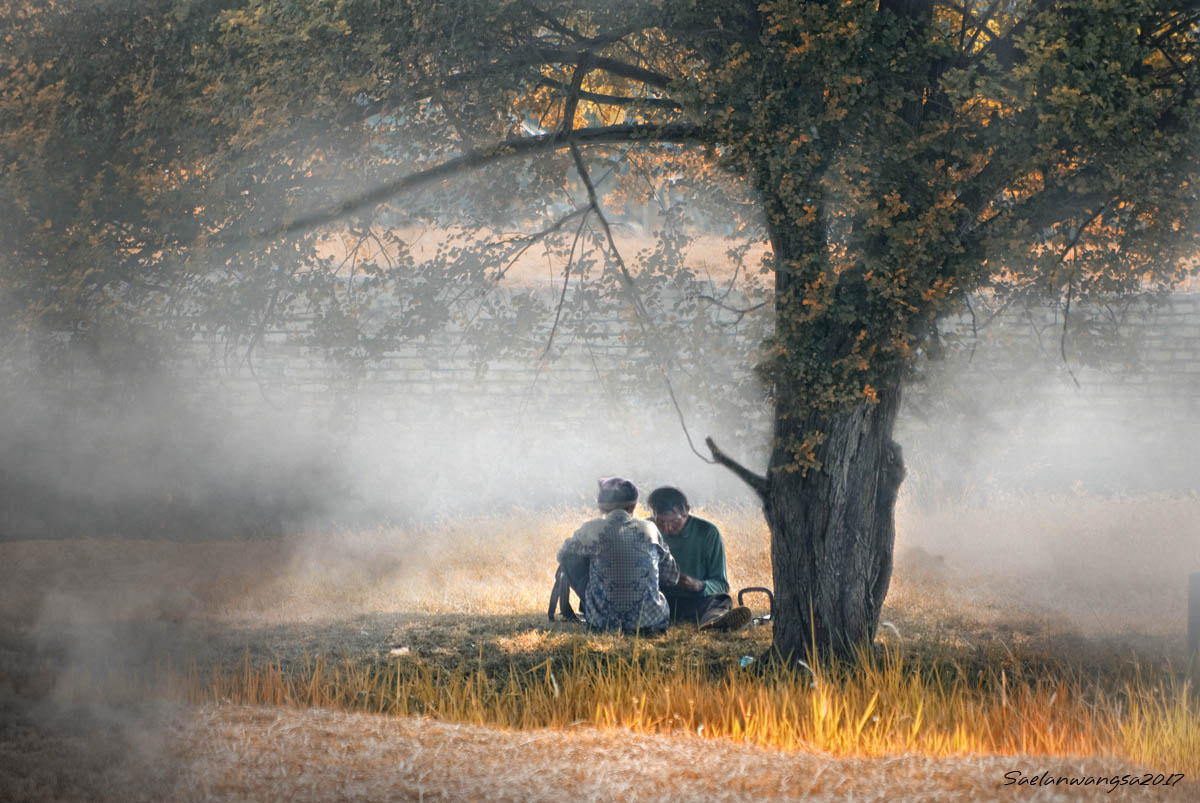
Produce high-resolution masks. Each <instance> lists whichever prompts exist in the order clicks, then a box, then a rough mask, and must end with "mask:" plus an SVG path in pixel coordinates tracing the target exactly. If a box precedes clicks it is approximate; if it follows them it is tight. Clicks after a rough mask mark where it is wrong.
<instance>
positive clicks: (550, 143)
mask: <svg viewBox="0 0 1200 803" xmlns="http://www.w3.org/2000/svg"><path fill="white" fill-rule="evenodd" d="M703 141H704V138H703V129H702V128H701V127H700V126H698V125H692V124H690V123H666V124H664V125H651V124H645V125H613V126H602V127H598V128H579V129H575V130H572V131H557V132H555V133H552V134H540V135H538V136H533V137H525V138H522V139H512V140H506V141H504V142H499V143H497V144H495V145H490V146H488V147H486V148H479V149H478V150H473V151H471V152H469V153H466V154H463V155H462V156H460V157H458V158H457V159H451V160H450V161H448V162H443V163H442V164H440V165H438V166H436V167H431V168H429V169H428V170H422V171H421V172H419V173H410V174H409V175H407V176H404V177H403V178H399V179H396V180H395V181H389V182H387V183H386V184H383V185H381V186H379V187H377V188H376V189H373V190H371V191H370V192H366V193H363V194H362V195H359V196H357V197H354V198H349V199H347V200H345V201H343V202H342V203H340V204H338V205H337V206H335V207H333V208H331V209H327V210H325V211H322V212H316V213H314V214H311V215H305V216H304V217H301V218H299V219H297V220H295V221H292V222H291V223H286V224H283V225H281V226H280V227H278V228H276V229H274V230H264V231H262V232H260V236H261V237H264V238H271V237H277V236H280V235H284V234H291V233H294V232H296V231H301V230H304V229H309V228H313V227H314V226H321V225H323V224H325V223H332V222H333V221H335V220H337V219H339V218H341V217H344V216H346V215H348V214H351V213H353V212H357V211H358V210H360V209H365V208H367V207H369V206H374V205H375V204H379V203H382V202H383V201H386V200H387V199H388V198H391V197H393V196H395V195H399V194H400V193H402V192H406V191H408V190H412V189H416V188H417V187H422V186H426V185H428V184H433V183H435V182H438V181H441V180H442V179H445V178H449V177H450V176H453V175H455V174H456V173H460V172H463V171H466V170H471V169H474V168H477V167H484V166H485V165H489V164H492V163H494V162H500V161H503V160H505V159H511V158H514V157H519V156H529V155H532V154H535V153H544V152H548V151H556V150H561V149H562V148H567V147H570V146H571V145H572V144H576V145H605V144H613V143H618V142H648V143H676V144H686V143H700V142H703Z"/></svg>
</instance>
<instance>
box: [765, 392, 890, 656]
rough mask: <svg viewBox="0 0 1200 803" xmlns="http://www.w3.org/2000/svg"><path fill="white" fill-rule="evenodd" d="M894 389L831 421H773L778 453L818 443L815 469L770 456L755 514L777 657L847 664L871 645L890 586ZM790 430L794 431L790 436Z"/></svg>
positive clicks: (784, 457) (791, 459)
mask: <svg viewBox="0 0 1200 803" xmlns="http://www.w3.org/2000/svg"><path fill="white" fill-rule="evenodd" d="M899 406H900V388H899V384H898V383H897V384H896V385H895V386H894V387H891V388H888V389H886V390H883V391H880V393H879V400H878V402H876V403H870V402H863V403H862V404H859V405H858V406H857V407H855V408H854V409H852V410H850V411H847V412H844V413H839V414H836V415H833V416H829V417H822V418H820V419H817V418H816V417H815V416H812V417H810V418H809V419H808V420H795V419H791V418H789V417H785V416H781V415H778V414H777V415H776V427H775V429H776V433H775V434H776V443H788V442H789V441H791V440H792V439H793V438H794V437H795V436H796V435H803V433H804V432H811V431H813V430H817V431H821V432H824V433H826V438H825V440H824V442H823V443H822V444H821V447H820V448H819V449H818V453H817V455H818V458H819V459H820V461H821V468H820V469H810V470H809V471H807V472H801V471H798V470H795V467H794V465H792V464H793V463H794V456H793V455H792V454H790V452H788V451H786V450H781V449H779V448H776V449H775V452H774V453H773V454H772V456H771V469H770V471H769V472H768V474H767V477H766V478H765V479H766V488H765V491H766V492H765V494H764V495H763V509H764V512H765V514H766V518H767V524H768V525H769V527H770V529H771V556H772V563H773V565H774V584H775V608H776V611H777V614H778V615H777V616H776V621H775V647H776V648H777V649H778V650H779V652H780V653H782V654H783V655H784V656H788V655H790V656H791V658H792V659H793V660H794V659H796V658H806V659H807V657H808V655H809V654H810V653H811V652H812V651H814V650H815V652H816V653H817V654H819V655H833V656H837V657H841V658H848V657H851V656H852V655H853V652H854V649H855V647H857V646H859V645H862V644H870V643H871V640H872V639H873V638H874V636H875V630H876V627H877V626H878V624H879V614H880V610H881V608H882V606H883V598H884V596H885V595H886V594H887V590H888V584H889V582H890V581H891V576H892V550H893V545H894V542H895V536H896V527H895V518H894V508H895V503H896V494H897V492H898V491H899V489H900V482H901V481H902V480H903V479H904V464H903V460H902V459H901V455H900V447H899V445H898V444H896V442H895V441H893V440H892V428H893V426H894V425H895V421H896V411H897V408H898V407H899ZM791 428H798V431H797V432H794V431H792V430H791Z"/></svg>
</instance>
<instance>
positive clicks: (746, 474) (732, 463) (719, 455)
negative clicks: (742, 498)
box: [704, 438, 770, 500]
mask: <svg viewBox="0 0 1200 803" xmlns="http://www.w3.org/2000/svg"><path fill="white" fill-rule="evenodd" d="M704 445H705V446H707V447H708V450H709V451H710V452H712V456H713V460H715V461H716V462H718V463H720V464H721V465H723V466H725V468H727V469H729V470H730V471H732V472H733V473H734V474H736V475H737V476H738V478H739V479H741V480H742V482H744V483H746V484H747V485H749V486H750V487H751V488H753V489H754V491H755V492H756V493H757V494H758V495H759V496H760V497H761V498H762V499H764V500H765V499H766V498H767V493H768V492H769V490H770V485H769V484H768V483H767V478H766V477H764V476H763V475H761V474H755V473H754V472H753V471H751V470H750V469H748V468H746V467H745V466H743V465H742V464H741V463H739V462H738V461H736V460H734V459H733V458H732V457H730V456H729V455H727V454H725V453H724V452H722V451H721V450H720V449H719V448H717V444H715V443H713V439H712V438H705V439H704Z"/></svg>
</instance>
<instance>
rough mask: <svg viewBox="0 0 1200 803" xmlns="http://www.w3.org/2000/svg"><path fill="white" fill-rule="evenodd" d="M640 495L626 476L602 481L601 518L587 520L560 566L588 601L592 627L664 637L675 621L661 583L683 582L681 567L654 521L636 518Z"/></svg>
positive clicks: (563, 550) (562, 551)
mask: <svg viewBox="0 0 1200 803" xmlns="http://www.w3.org/2000/svg"><path fill="white" fill-rule="evenodd" d="M637 498H638V491H637V487H636V486H634V484H633V483H632V482H630V481H629V480H627V479H623V478H621V477H605V478H604V479H602V480H600V490H599V493H598V494H597V496H596V504H597V506H599V508H600V512H601V514H603V515H601V516H600V517H599V518H595V519H591V520H590V521H586V522H584V523H583V525H582V526H581V527H580V528H579V529H578V530H576V531H575V534H574V535H572V536H571V537H570V538H568V539H567V540H566V541H565V542H564V543H563V545H562V548H561V549H559V550H558V561H559V563H560V564H561V565H562V567H563V568H564V570H565V571H566V573H567V575H568V577H569V578H570V580H571V585H572V587H574V588H575V590H576V593H578V594H579V596H580V598H581V599H582V600H583V615H584V618H586V619H587V623H588V625H589V626H590V627H593V628H596V629H599V630H620V631H621V632H623V633H642V634H650V633H661V632H662V631H664V630H666V629H667V625H668V624H670V621H671V611H670V608H669V607H667V599H666V597H665V596H663V593H662V592H661V591H660V590H659V585H660V583H661V584H662V585H664V586H673V585H675V584H676V583H678V582H679V568H678V567H677V566H676V565H675V559H674V558H672V557H671V551H670V550H669V549H667V545H666V544H665V543H664V542H663V538H662V534H661V533H659V531H658V528H657V527H655V526H654V523H653V522H650V521H644V520H642V519H635V518H634V517H633V515H632V514H633V511H634V508H635V507H636V506H637Z"/></svg>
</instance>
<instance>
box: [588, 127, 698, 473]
mask: <svg viewBox="0 0 1200 803" xmlns="http://www.w3.org/2000/svg"><path fill="white" fill-rule="evenodd" d="M571 158H572V159H574V160H575V170H576V172H578V173H579V178H580V179H581V180H582V181H583V186H584V187H585V188H586V189H587V195H588V205H589V207H590V208H591V210H592V211H593V212H595V213H596V219H597V220H599V221H600V228H601V229H603V230H604V235H605V237H606V238H607V239H608V247H609V249H610V250H611V251H612V254H613V259H614V261H615V262H616V263H617V268H618V269H619V270H620V272H621V279H622V283H623V284H624V286H625V289H626V291H627V292H628V293H629V301H630V304H632V305H633V312H634V317H635V318H636V319H637V322H638V326H639V327H640V328H641V330H642V337H644V338H645V339H646V341H647V342H650V328H651V327H653V325H654V322H653V320H652V319H651V318H650V313H649V311H648V310H647V309H646V306H645V305H644V304H643V303H642V300H641V299H640V298H639V297H638V294H637V285H636V284H634V281H633V275H632V274H631V273H630V272H629V267H628V266H627V265H626V264H625V259H624V258H623V257H622V256H621V252H620V250H619V249H618V248H617V241H616V239H615V238H614V237H613V233H612V227H611V226H609V225H608V218H606V217H605V216H604V211H603V210H602V209H601V208H600V201H599V198H598V197H597V195H596V185H594V184H593V183H592V178H591V176H590V175H589V174H588V170H587V165H585V164H584V163H583V157H582V156H581V155H580V154H579V148H578V147H577V146H576V144H575V143H574V142H572V143H571ZM651 353H653V354H654V356H655V358H656V359H655V362H656V363H658V370H659V372H660V373H661V374H662V378H663V384H665V385H666V386H667V395H668V396H670V398H671V404H672V405H674V406H675V414H676V415H677V416H679V426H680V427H681V428H682V429H683V437H684V438H686V439H687V444H688V448H689V449H691V450H692V453H693V454H694V455H696V457H699V458H700V459H701V460H703V461H705V462H706V463H711V462H712V461H711V460H709V459H708V458H707V457H705V456H704V455H702V454H701V453H700V450H699V449H697V448H696V445H695V444H694V443H692V433H691V432H690V431H689V430H688V426H687V421H686V420H684V416H683V408H681V407H680V406H679V399H678V398H676V396H675V387H674V386H673V385H672V384H671V377H670V375H669V374H668V373H667V367H666V365H665V364H663V362H662V360H661V359H658V354H657V352H654V351H652V352H651Z"/></svg>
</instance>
